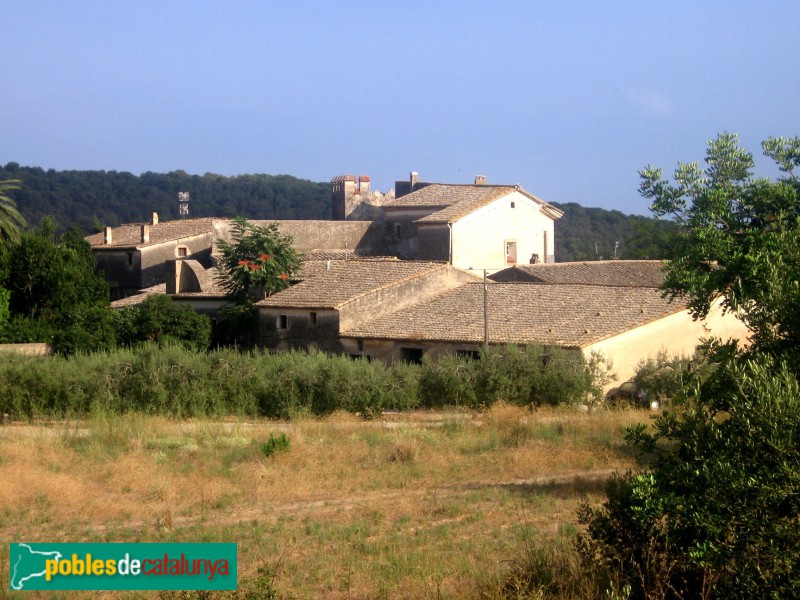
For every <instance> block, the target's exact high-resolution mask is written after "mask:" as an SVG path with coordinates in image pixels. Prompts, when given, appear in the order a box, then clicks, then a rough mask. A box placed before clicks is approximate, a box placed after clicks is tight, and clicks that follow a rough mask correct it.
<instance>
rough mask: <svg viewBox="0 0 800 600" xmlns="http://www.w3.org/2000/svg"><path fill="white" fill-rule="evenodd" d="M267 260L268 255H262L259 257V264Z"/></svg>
mask: <svg viewBox="0 0 800 600" xmlns="http://www.w3.org/2000/svg"><path fill="white" fill-rule="evenodd" d="M268 260H269V254H266V253H265V254H262V255H261V262H267V261H268Z"/></svg>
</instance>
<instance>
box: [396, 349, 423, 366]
mask: <svg viewBox="0 0 800 600" xmlns="http://www.w3.org/2000/svg"><path fill="white" fill-rule="evenodd" d="M400 360H402V361H405V362H407V363H411V364H415V365H419V364H421V363H422V348H400Z"/></svg>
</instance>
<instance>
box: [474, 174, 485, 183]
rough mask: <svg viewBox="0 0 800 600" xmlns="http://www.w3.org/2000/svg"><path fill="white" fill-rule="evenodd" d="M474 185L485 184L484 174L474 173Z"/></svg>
mask: <svg viewBox="0 0 800 600" xmlns="http://www.w3.org/2000/svg"><path fill="white" fill-rule="evenodd" d="M475 185H486V175H475Z"/></svg>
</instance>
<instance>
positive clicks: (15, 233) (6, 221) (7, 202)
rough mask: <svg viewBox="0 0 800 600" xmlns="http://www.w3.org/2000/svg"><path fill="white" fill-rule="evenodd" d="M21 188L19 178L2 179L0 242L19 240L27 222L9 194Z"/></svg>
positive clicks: (0, 184) (0, 182)
mask: <svg viewBox="0 0 800 600" xmlns="http://www.w3.org/2000/svg"><path fill="white" fill-rule="evenodd" d="M19 188H20V181H19V180H18V179H9V180H7V181H0V242H6V243H8V242H17V241H19V236H20V231H21V230H22V228H23V227H25V225H27V222H26V221H25V218H24V217H23V216H22V215H21V214H20V212H19V210H17V203H16V202H14V200H13V199H12V198H11V197H10V196H9V195H8V194H9V193H10V192H12V191H14V190H18V189H19Z"/></svg>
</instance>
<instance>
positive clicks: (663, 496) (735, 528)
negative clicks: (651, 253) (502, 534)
mask: <svg viewBox="0 0 800 600" xmlns="http://www.w3.org/2000/svg"><path fill="white" fill-rule="evenodd" d="M655 429H656V432H655V433H654V434H648V433H646V432H645V430H644V426H641V427H638V428H636V429H634V430H633V431H631V432H630V435H629V439H630V441H631V442H632V443H633V444H635V445H636V446H637V447H639V448H640V449H642V450H643V451H646V452H649V453H652V452H657V453H658V454H659V458H658V460H657V461H656V462H655V464H654V466H653V470H652V472H650V473H642V474H636V475H628V476H626V477H624V478H619V479H616V480H614V481H612V483H611V484H610V486H609V488H608V496H609V498H608V501H607V502H606V503H605V504H604V506H603V507H602V508H600V509H591V508H588V507H587V508H584V510H583V512H582V515H581V520H582V522H584V523H585V524H587V525H588V535H587V537H586V538H585V546H584V550H585V552H584V555H585V556H586V558H587V560H589V562H590V563H591V564H593V565H594V566H595V567H596V568H599V569H602V570H604V571H605V572H606V573H607V574H611V573H614V572H618V573H621V574H622V575H623V577H624V578H625V581H626V582H627V583H629V584H630V585H631V586H632V588H633V596H632V597H633V598H645V597H665V596H664V595H666V597H681V596H682V597H692V598H699V597H719V598H765V597H772V598H789V597H794V596H795V594H796V590H797V589H800V521H798V519H797V515H798V514H800V386H799V385H798V380H797V377H796V375H795V374H794V373H793V371H792V370H791V368H789V367H788V366H787V363H786V362H785V361H781V360H779V359H775V358H771V357H768V356H759V357H756V358H754V357H749V358H747V359H741V360H735V361H730V362H727V363H723V364H721V365H720V366H719V368H718V369H717V370H716V371H715V372H714V374H713V375H712V376H711V377H710V378H709V379H708V380H707V381H706V382H705V384H703V385H702V386H701V387H698V388H697V389H696V390H695V391H694V392H693V393H691V394H688V398H687V400H686V405H685V406H684V407H678V408H677V409H676V410H667V411H665V412H664V413H663V414H662V416H660V417H658V418H657V419H656V420H655ZM667 590H670V591H669V593H667Z"/></svg>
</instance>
